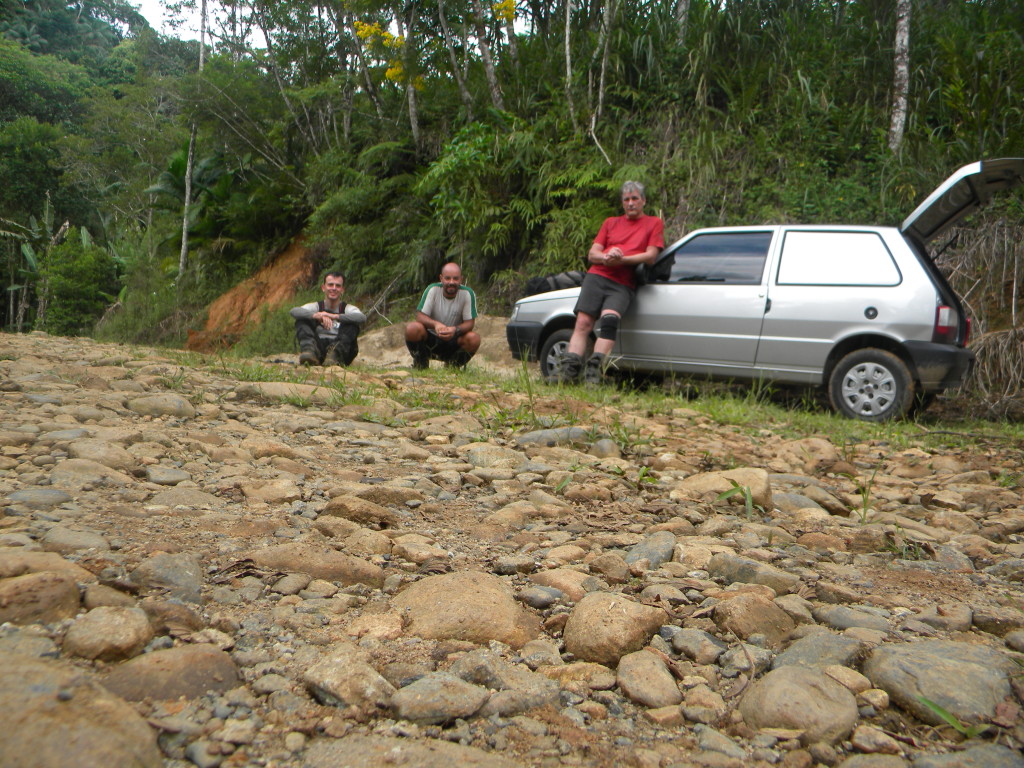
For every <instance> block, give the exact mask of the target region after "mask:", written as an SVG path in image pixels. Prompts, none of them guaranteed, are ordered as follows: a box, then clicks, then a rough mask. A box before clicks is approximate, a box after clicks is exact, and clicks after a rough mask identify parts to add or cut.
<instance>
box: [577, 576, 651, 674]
mask: <svg viewBox="0 0 1024 768" xmlns="http://www.w3.org/2000/svg"><path fill="white" fill-rule="evenodd" d="M667 619H668V614H667V613H665V611H664V610H663V609H661V608H655V607H654V606H649V605H641V604H640V603H637V602H634V601H633V600H630V599H629V598H628V597H623V596H622V595H613V594H609V593H607V592H591V593H590V594H589V595H587V596H586V597H584V598H583V599H582V600H580V602H579V603H578V604H577V605H576V607H575V608H573V610H572V613H571V614H569V620H568V621H567V622H566V623H565V629H564V630H563V632H562V636H563V637H564V638H565V649H566V650H567V651H568V652H569V653H571V654H573V656H575V657H576V658H578V659H582V660H584V661H595V662H597V663H598V664H604V665H606V666H612V667H614V666H616V665H617V664H618V662H619V659H621V658H622V657H623V656H625V655H626V654H627V653H632V652H633V651H638V650H640V649H641V648H643V647H644V646H645V645H647V642H648V641H649V640H650V639H651V637H652V636H653V635H654V633H655V632H657V631H658V629H659V627H661V625H662V624H664V623H665V622H666V621H667Z"/></svg>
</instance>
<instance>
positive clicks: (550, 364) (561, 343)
mask: <svg viewBox="0 0 1024 768" xmlns="http://www.w3.org/2000/svg"><path fill="white" fill-rule="evenodd" d="M571 338H572V329H571V328H562V329H561V330H559V331H555V332H554V333H552V334H551V335H550V336H548V337H547V338H546V339H545V340H544V343H543V344H542V345H541V348H540V355H538V357H539V362H540V375H541V376H543V377H544V378H545V379H550V378H554V377H555V376H556V375H557V374H558V361H559V360H561V359H562V355H564V354H565V353H566V352H568V351H569V339H571Z"/></svg>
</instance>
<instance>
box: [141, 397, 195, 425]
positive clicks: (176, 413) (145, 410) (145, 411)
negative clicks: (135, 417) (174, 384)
mask: <svg viewBox="0 0 1024 768" xmlns="http://www.w3.org/2000/svg"><path fill="white" fill-rule="evenodd" d="M128 408H129V409H131V410H133V411H135V413H138V414H140V415H142V416H173V417H174V418H178V419H191V418H192V417H193V416H195V415H196V409H195V408H193V407H192V404H191V403H190V402H189V401H188V400H186V399H185V398H184V397H182V396H181V395H174V394H159V395H146V396H145V397H136V398H133V399H131V400H129V401H128Z"/></svg>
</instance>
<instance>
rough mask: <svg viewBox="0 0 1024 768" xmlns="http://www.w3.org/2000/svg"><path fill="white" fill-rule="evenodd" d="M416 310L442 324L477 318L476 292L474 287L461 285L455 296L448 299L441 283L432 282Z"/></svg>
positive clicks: (454, 323) (452, 323) (456, 323)
mask: <svg viewBox="0 0 1024 768" xmlns="http://www.w3.org/2000/svg"><path fill="white" fill-rule="evenodd" d="M416 310H417V311H419V312H422V313H423V314H424V315H426V316H427V317H430V318H433V319H434V320H436V321H437V322H439V323H440V324H441V325H449V326H450V325H458V324H459V323H462V322H465V321H466V320H473V319H475V318H476V294H475V293H473V289H472V288H467V287H466V286H464V285H460V286H459V290H458V293H456V294H455V298H454V299H446V298H445V297H444V289H443V288H442V287H441V284H440V283H431V284H430V285H428V286H427V289H426V290H425V291H423V295H422V296H421V297H420V303H419V305H418V306H417V307H416Z"/></svg>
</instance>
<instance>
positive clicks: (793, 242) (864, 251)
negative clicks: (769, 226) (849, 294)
mask: <svg viewBox="0 0 1024 768" xmlns="http://www.w3.org/2000/svg"><path fill="white" fill-rule="evenodd" d="M899 283H900V270H899V267H897V266H896V262H895V261H893V258H892V254H891V253H889V249H888V248H887V247H886V245H885V241H884V240H882V238H881V237H880V236H879V235H878V234H877V233H875V232H801V231H799V230H790V231H788V232H786V235H785V239H784V240H783V241H782V257H781V258H780V260H779V276H778V284H779V285H880V286H884V285H899Z"/></svg>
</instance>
